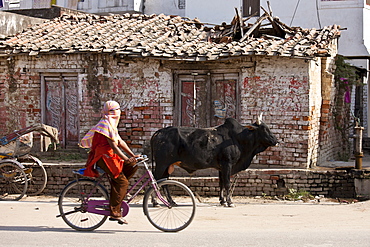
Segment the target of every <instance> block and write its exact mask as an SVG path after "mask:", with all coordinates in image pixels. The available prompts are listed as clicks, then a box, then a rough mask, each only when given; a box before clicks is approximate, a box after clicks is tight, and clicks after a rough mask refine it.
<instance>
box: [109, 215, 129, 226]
mask: <svg viewBox="0 0 370 247" xmlns="http://www.w3.org/2000/svg"><path fill="white" fill-rule="evenodd" d="M109 220H110V221H117V223H118V224H120V225H123V224H126V225H127V224H128V222H127V221H126V220H125V219H124V218H114V217H110V218H109Z"/></svg>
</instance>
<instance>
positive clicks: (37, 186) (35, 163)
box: [18, 155, 48, 196]
mask: <svg viewBox="0 0 370 247" xmlns="http://www.w3.org/2000/svg"><path fill="white" fill-rule="evenodd" d="M18 161H19V162H21V163H22V165H23V166H24V172H25V173H26V176H27V180H28V188H27V195H28V196H36V195H38V194H40V193H41V192H42V191H43V190H44V189H45V187H46V183H47V181H48V175H47V173H46V170H45V167H44V166H43V165H42V162H41V161H40V160H39V159H37V158H36V157H33V156H31V155H27V156H26V157H21V158H19V159H18Z"/></svg>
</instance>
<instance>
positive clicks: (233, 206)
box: [227, 202, 235, 208]
mask: <svg viewBox="0 0 370 247" xmlns="http://www.w3.org/2000/svg"><path fill="white" fill-rule="evenodd" d="M227 206H228V207H229V208H235V205H234V203H232V202H231V203H227Z"/></svg>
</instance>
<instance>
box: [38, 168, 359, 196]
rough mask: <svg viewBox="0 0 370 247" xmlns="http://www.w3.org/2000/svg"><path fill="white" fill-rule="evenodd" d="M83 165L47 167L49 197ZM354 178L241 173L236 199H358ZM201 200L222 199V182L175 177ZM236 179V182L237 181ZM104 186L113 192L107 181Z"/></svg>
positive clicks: (339, 173) (321, 173) (278, 172)
mask: <svg viewBox="0 0 370 247" xmlns="http://www.w3.org/2000/svg"><path fill="white" fill-rule="evenodd" d="M81 167H83V166H81V165H73V164H72V165H69V164H64V165H55V164H50V165H47V164H46V165H45V168H46V170H47V173H48V177H49V178H48V182H47V186H46V188H45V190H44V192H43V194H45V195H53V196H57V195H59V193H60V192H61V191H62V189H63V188H64V187H65V186H66V185H67V184H68V183H69V182H71V181H72V180H74V179H76V178H78V177H80V176H79V175H77V177H76V175H74V174H73V173H72V170H77V169H79V168H81ZM143 171H144V169H143V168H140V169H139V170H138V172H137V174H135V176H134V178H133V179H131V181H130V182H131V185H133V184H134V182H135V181H136V180H137V179H138V178H139V177H140V176H141V175H142V174H143ZM354 178H355V176H354V174H352V173H350V172H347V171H345V170H343V171H335V170H333V171H314V170H311V171H310V170H302V169H266V170H261V169H248V170H246V171H243V172H240V173H239V175H238V177H237V178H236V180H235V181H236V182H235V189H234V192H233V195H234V196H283V195H288V194H289V189H295V190H296V191H300V190H301V191H306V192H309V193H310V194H312V195H323V196H325V197H330V198H336V197H338V198H354V197H355V196H356V193H355V185H354ZM171 179H174V180H177V181H180V182H182V183H184V184H186V185H187V186H189V187H190V189H191V190H192V191H193V192H194V193H196V194H197V195H200V196H218V195H219V191H220V188H219V181H218V178H217V177H189V176H187V177H173V178H171ZM234 179H235V177H234V178H233V179H232V182H233V181H234ZM104 185H105V186H106V187H107V188H109V183H108V182H107V181H106V182H105V183H104Z"/></svg>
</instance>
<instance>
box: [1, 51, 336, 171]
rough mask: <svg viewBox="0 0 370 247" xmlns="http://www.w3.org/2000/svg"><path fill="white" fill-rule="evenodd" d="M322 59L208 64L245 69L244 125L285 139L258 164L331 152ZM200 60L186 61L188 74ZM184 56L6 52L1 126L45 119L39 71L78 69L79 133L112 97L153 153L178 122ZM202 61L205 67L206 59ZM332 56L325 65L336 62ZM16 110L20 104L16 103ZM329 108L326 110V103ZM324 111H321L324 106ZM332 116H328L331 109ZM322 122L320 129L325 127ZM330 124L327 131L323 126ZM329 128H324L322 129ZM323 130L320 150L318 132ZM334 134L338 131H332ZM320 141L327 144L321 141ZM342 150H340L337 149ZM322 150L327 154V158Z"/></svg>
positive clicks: (139, 147) (124, 127) (127, 134)
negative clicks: (258, 123)
mask: <svg viewBox="0 0 370 247" xmlns="http://www.w3.org/2000/svg"><path fill="white" fill-rule="evenodd" d="M318 64H320V59H318V60H317V61H306V60H303V59H292V58H284V57H263V56H258V57H252V56H251V57H248V58H241V59H235V60H230V61H224V62H222V61H219V62H214V63H211V62H209V63H207V66H208V68H211V69H212V71H221V72H227V71H228V70H230V69H233V71H235V69H236V68H239V69H240V72H241V73H240V85H239V87H240V115H239V116H238V118H239V119H240V120H241V123H242V124H249V123H253V122H255V120H256V118H257V116H258V115H259V114H260V113H261V112H263V113H264V115H263V120H264V122H265V123H266V124H267V125H268V126H269V127H270V128H271V131H272V132H273V133H274V134H275V135H276V136H277V138H278V139H279V141H280V146H279V147H270V148H269V149H267V150H266V151H264V152H263V153H260V154H259V155H258V156H257V157H256V158H255V159H254V161H253V164H260V165H263V166H264V167H266V168H269V167H270V168H271V167H274V166H284V167H293V168H307V167H310V166H314V165H316V164H317V161H318V160H320V159H321V160H324V159H332V158H334V155H335V152H334V151H332V147H333V146H334V145H339V144H340V143H339V144H338V143H337V142H336V141H337V140H336V135H335V132H333V131H332V129H333V126H332V125H331V124H327V125H325V126H324V128H323V126H322V123H323V119H324V117H325V116H324V115H320V114H322V112H323V111H321V105H322V103H323V106H326V105H330V104H331V101H330V100H331V98H330V97H331V96H330V97H329V99H328V101H324V100H323V99H322V98H321V84H320V83H321V70H320V66H318ZM200 65H201V63H193V64H186V66H187V67H186V68H187V69H188V71H189V73H190V72H191V71H196V70H197V69H199V67H200ZM184 66H185V64H184V65H183V63H176V62H171V61H166V62H163V61H160V60H153V59H135V58H127V59H120V58H116V57H114V56H109V55H96V54H95V55H94V54H69V55H42V56H40V57H36V56H23V55H22V56H16V57H15V58H14V59H11V60H9V61H8V60H6V59H4V58H2V59H0V90H1V91H0V101H2V102H3V104H2V105H0V107H1V110H2V112H3V114H2V115H1V116H0V118H1V122H2V123H3V122H4V123H5V124H2V125H0V133H2V134H7V133H8V132H10V131H13V130H15V129H19V128H21V127H25V126H27V125H31V124H34V123H38V122H41V121H42V120H41V95H40V92H41V84H40V76H42V75H43V74H52V73H57V72H58V70H60V69H63V70H64V71H68V70H74V69H78V70H80V71H82V72H79V74H78V82H77V83H78V87H77V88H78V90H79V93H78V97H79V99H78V102H79V135H80V136H79V139H81V138H82V137H83V135H84V134H85V133H86V132H87V131H88V130H89V129H90V128H91V127H92V126H93V125H94V124H96V123H97V121H98V120H99V118H100V111H101V106H102V104H103V102H104V101H106V100H112V99H113V100H116V101H118V102H119V103H120V104H121V106H122V108H123V112H122V119H121V122H120V125H119V131H120V134H121V135H122V137H123V139H125V140H127V141H128V142H129V144H130V146H131V147H132V148H133V149H134V151H135V152H144V153H147V154H149V139H150V137H151V135H152V134H153V133H154V132H155V131H156V130H157V129H159V128H163V127H166V126H169V125H172V124H173V116H174V111H175V109H174V107H173V106H174V102H173V100H174V96H173V84H174V79H173V72H174V70H176V69H183V67H184ZM202 66H204V67H205V65H204V64H202ZM330 66H331V63H328V65H327V67H328V68H331V67H330ZM15 107H16V110H15V111H14V108H15ZM324 110H325V111H326V110H327V109H324ZM320 111H321V112H320ZM328 117H329V118H330V116H328ZM319 129H320V131H321V132H320V133H319ZM325 131H326V132H325ZM324 132H325V133H324ZM319 134H320V138H322V136H324V137H325V139H324V142H323V143H324V145H321V146H320V148H321V149H319V148H318V145H319V141H318V140H321V139H319V138H318V136H319ZM332 134H334V135H332ZM320 144H321V143H320ZM335 151H336V150H335ZM322 153H323V154H325V155H324V158H321V156H322Z"/></svg>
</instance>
